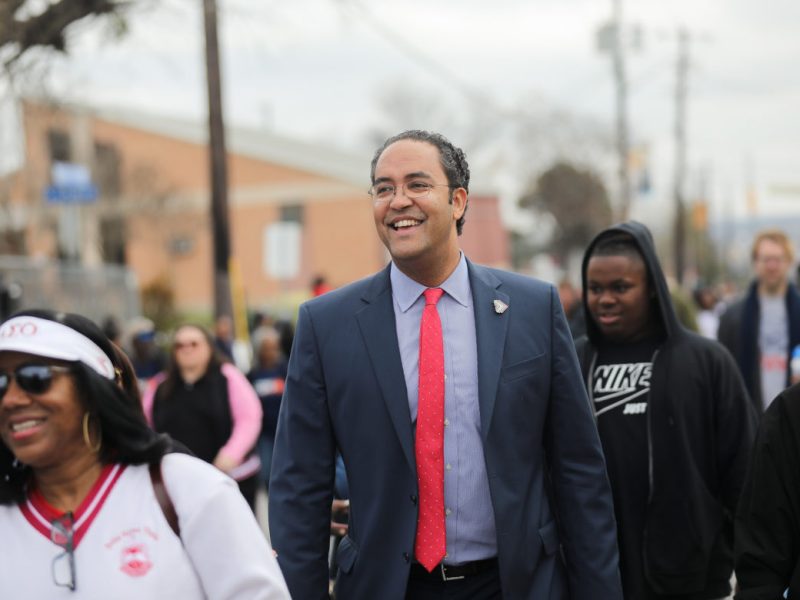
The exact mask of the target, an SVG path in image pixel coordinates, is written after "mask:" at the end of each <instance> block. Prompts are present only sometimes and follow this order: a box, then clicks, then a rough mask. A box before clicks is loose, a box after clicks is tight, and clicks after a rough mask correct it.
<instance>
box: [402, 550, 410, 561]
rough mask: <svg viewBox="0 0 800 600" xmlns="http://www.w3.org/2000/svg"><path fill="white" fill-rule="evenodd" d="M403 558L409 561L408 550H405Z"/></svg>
mask: <svg viewBox="0 0 800 600" xmlns="http://www.w3.org/2000/svg"><path fill="white" fill-rule="evenodd" d="M403 560H404V561H406V562H408V561H409V557H408V552H403Z"/></svg>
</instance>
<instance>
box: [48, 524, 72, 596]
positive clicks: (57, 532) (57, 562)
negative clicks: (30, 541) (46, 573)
mask: <svg viewBox="0 0 800 600" xmlns="http://www.w3.org/2000/svg"><path fill="white" fill-rule="evenodd" d="M73 522H74V521H73V517H72V513H71V512H67V513H64V514H63V515H61V516H60V517H56V518H55V519H53V520H52V521H51V522H50V541H52V542H53V543H54V544H55V545H56V546H58V547H59V548H63V549H64V551H63V552H62V553H61V554H58V555H57V556H56V557H55V558H54V559H53V564H52V573H53V583H55V584H56V585H57V586H59V587H67V588H69V589H70V590H72V591H73V592H74V591H75V588H76V587H77V586H76V582H75V544H74V543H73V535H72V532H73V530H72V526H73ZM65 559H66V564H65Z"/></svg>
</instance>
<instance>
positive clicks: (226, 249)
mask: <svg viewBox="0 0 800 600" xmlns="http://www.w3.org/2000/svg"><path fill="white" fill-rule="evenodd" d="M203 13H204V21H205V32H206V78H207V81H208V131H209V156H210V159H211V228H212V238H213V249H214V261H213V274H214V278H213V280H214V318H217V317H219V316H221V315H228V316H231V315H232V314H233V305H232V300H231V284H230V277H229V274H228V266H229V263H230V255H231V243H230V227H229V225H228V169H227V163H226V152H225V126H224V123H223V119H222V91H221V88H222V86H221V83H220V68H219V44H218V42H217V5H216V0H203Z"/></svg>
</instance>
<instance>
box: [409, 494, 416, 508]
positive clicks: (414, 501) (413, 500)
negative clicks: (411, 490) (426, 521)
mask: <svg viewBox="0 0 800 600" xmlns="http://www.w3.org/2000/svg"><path fill="white" fill-rule="evenodd" d="M409 497H410V498H411V504H413V505H414V506H416V505H417V497H416V496H415V495H414V494H411V496H409Z"/></svg>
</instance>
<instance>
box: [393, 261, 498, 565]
mask: <svg viewBox="0 0 800 600" xmlns="http://www.w3.org/2000/svg"><path fill="white" fill-rule="evenodd" d="M390 277H391V282H392V298H393V301H394V302H393V304H394V315H395V322H396V325H397V340H398V342H399V344H400V358H401V360H402V363H403V372H404V373H405V378H406V389H407V390H408V407H409V409H410V412H411V420H412V421H413V423H414V425H415V428H416V420H417V394H418V387H419V328H420V322H421V320H422V310H423V308H424V306H425V299H424V298H423V297H422V292H423V291H425V289H426V288H425V286H423V285H421V284H419V283H417V282H416V281H414V280H413V279H411V278H410V277H408V276H407V275H405V274H404V273H402V272H401V271H400V270H399V269H398V268H397V267H396V266H395V265H394V263H392V266H391V271H390ZM439 287H440V288H442V289H443V290H444V291H445V293H444V294H443V295H442V298H441V299H440V300H439V302H438V304H437V305H436V308H437V310H438V311H439V318H440V319H441V321H442V336H443V338H444V340H443V341H444V373H445V385H444V416H445V428H444V463H445V467H444V505H445V524H446V530H447V555H446V556H445V559H444V562H445V563H446V564H449V565H458V564H462V563H465V562H471V561H474V560H482V559H485V558H492V557H495V556H497V532H496V529H495V522H494V512H493V510H492V501H491V496H490V494H489V480H488V478H487V476H486V463H485V460H484V456H483V442H482V440H481V418H480V409H479V406H478V348H477V343H476V338H475V312H474V309H473V304H472V289H471V288H470V283H469V272H468V269H467V261H466V258H465V257H464V255H463V254H462V255H461V260H460V261H459V263H458V266H457V267H456V269H455V271H453V273H452V274H451V275H450V277H448V278H447V280H446V281H445V282H444V283H443V284H442V285H440V286H439Z"/></svg>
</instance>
